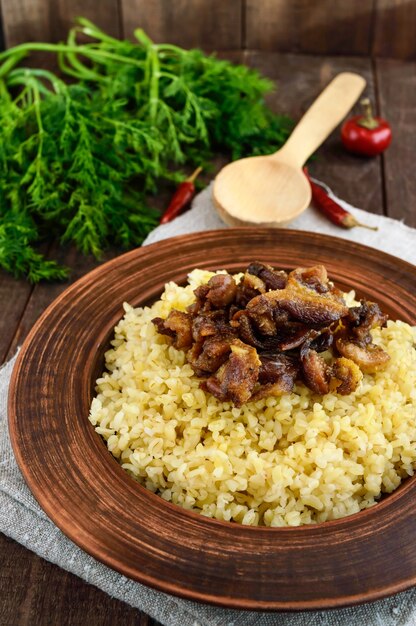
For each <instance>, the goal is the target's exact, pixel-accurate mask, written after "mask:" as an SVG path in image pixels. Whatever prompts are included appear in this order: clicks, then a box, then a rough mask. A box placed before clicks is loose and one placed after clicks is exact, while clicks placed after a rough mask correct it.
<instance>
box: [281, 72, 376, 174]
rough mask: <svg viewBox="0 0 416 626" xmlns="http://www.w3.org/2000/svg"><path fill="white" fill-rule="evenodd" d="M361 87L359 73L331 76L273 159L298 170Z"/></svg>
mask: <svg viewBox="0 0 416 626" xmlns="http://www.w3.org/2000/svg"><path fill="white" fill-rule="evenodd" d="M365 85H366V81H365V79H364V78H363V77H362V76H360V75H359V74H354V73H352V72H343V73H342V74H338V75H337V76H335V78H334V79H333V80H332V81H331V82H330V83H329V85H328V86H327V87H325V89H324V90H323V91H322V93H321V94H320V95H319V96H318V97H317V99H316V100H315V102H314V103H313V104H312V106H311V107H310V108H309V109H308V110H307V111H306V113H305V114H304V116H303V117H302V119H301V120H300V122H299V123H298V124H297V126H296V128H295V129H294V131H293V132H292V134H291V135H290V137H289V139H288V140H287V142H286V143H285V145H284V146H283V148H281V149H280V150H279V151H278V152H276V153H275V155H274V156H275V157H276V158H278V159H279V160H280V159H282V160H283V159H284V161H285V162H286V163H288V164H290V165H293V166H295V167H302V166H303V165H304V164H305V163H306V161H307V160H308V158H309V157H310V156H311V155H312V154H313V153H314V152H315V150H316V149H317V148H319V146H320V145H321V144H322V143H323V142H324V141H325V139H326V138H327V137H328V135H330V134H331V132H332V131H333V130H334V128H335V127H336V126H338V124H339V123H340V122H341V121H342V120H343V119H344V117H345V116H346V115H347V113H348V112H349V111H350V109H351V108H352V107H353V105H354V104H355V102H356V101H357V100H358V98H359V97H360V95H361V93H362V91H363V90H364V87H365Z"/></svg>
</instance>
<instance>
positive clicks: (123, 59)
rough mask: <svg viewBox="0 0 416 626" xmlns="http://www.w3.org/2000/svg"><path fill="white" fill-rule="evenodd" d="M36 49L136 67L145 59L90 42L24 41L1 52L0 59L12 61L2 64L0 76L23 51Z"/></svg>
mask: <svg viewBox="0 0 416 626" xmlns="http://www.w3.org/2000/svg"><path fill="white" fill-rule="evenodd" d="M36 51H40V52H54V53H56V54H58V53H59V52H63V53H65V52H66V53H68V52H69V53H78V54H81V55H83V56H85V57H87V58H90V59H91V60H93V61H94V60H95V61H98V62H99V61H101V60H102V61H103V62H104V61H105V60H109V61H117V62H119V63H126V64H129V65H135V66H136V67H140V68H142V67H143V61H139V60H138V59H132V58H131V57H128V56H123V55H121V54H114V53H113V52H107V51H106V50H96V49H95V48H91V47H89V45H88V44H79V45H74V46H70V45H67V44H62V43H58V44H54V43H38V42H33V43H22V44H19V45H18V46H15V47H14V48H9V49H8V50H4V52H1V53H0V61H2V60H3V59H5V60H7V61H10V63H3V65H2V66H0V77H2V76H4V75H5V74H7V73H8V72H9V71H10V70H11V69H12V68H13V67H14V65H17V63H19V62H20V61H21V60H22V58H23V55H22V53H23V52H24V53H25V55H26V54H30V53H31V52H36ZM12 58H13V60H14V61H15V63H12V62H11V59H12Z"/></svg>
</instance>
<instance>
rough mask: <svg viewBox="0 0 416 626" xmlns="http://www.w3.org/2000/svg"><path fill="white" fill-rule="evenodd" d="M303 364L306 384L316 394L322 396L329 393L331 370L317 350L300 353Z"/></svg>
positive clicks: (308, 349)
mask: <svg viewBox="0 0 416 626" xmlns="http://www.w3.org/2000/svg"><path fill="white" fill-rule="evenodd" d="M300 355H301V356H300V360H301V363H302V374H303V379H304V381H305V384H306V385H307V386H308V387H309V388H310V389H312V391H314V392H315V393H319V394H320V395H321V396H323V395H325V394H326V393H328V392H329V381H330V379H331V368H330V367H329V366H328V365H327V364H326V363H325V361H324V359H323V358H322V357H321V356H319V354H318V353H317V352H316V350H311V349H310V348H307V349H306V350H304V351H302V349H301V352H300Z"/></svg>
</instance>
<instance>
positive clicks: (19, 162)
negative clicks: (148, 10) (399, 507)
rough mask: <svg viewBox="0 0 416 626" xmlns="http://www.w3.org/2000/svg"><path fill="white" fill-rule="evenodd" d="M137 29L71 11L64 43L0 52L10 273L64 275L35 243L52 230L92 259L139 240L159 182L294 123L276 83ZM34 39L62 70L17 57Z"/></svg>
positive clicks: (1, 170)
mask: <svg viewBox="0 0 416 626" xmlns="http://www.w3.org/2000/svg"><path fill="white" fill-rule="evenodd" d="M80 34H81V35H82V37H83V43H79V42H78V36H79V35H80ZM85 36H87V37H89V38H90V40H88V42H87V43H85ZM135 36H136V39H137V42H136V43H133V42H129V41H119V40H117V39H114V38H113V37H110V36H109V35H107V34H106V33H104V32H103V31H101V30H100V29H98V28H97V27H96V26H95V25H94V24H92V23H91V22H89V21H88V20H85V19H83V18H80V19H79V20H78V23H77V25H76V26H75V27H74V28H73V29H71V31H70V33H69V35H68V39H67V41H66V43H63V44H42V43H34V44H22V45H20V46H16V47H15V48H11V49H10V50H6V51H5V52H3V53H1V54H0V117H1V125H0V267H2V268H4V269H5V270H6V271H9V272H11V273H12V274H13V275H15V276H17V277H20V276H26V277H27V278H28V279H29V280H30V281H32V282H38V281H39V280H43V279H46V280H48V279H49V280H60V279H63V278H65V277H66V276H67V273H68V270H67V269H66V268H62V267H59V266H58V265H57V264H56V263H55V262H53V261H49V260H47V259H46V258H45V257H44V256H42V254H41V252H40V250H39V244H40V243H42V241H44V240H45V239H50V238H51V237H58V238H59V239H60V240H61V241H62V242H71V243H73V244H75V245H76V247H77V248H78V249H79V250H80V251H81V252H82V253H84V254H93V255H94V256H95V257H97V258H100V256H101V255H102V253H103V251H104V250H105V249H106V248H107V247H108V246H110V245H115V246H118V247H119V248H121V249H128V248H131V247H134V246H137V245H140V243H141V242H142V241H143V239H144V238H145V237H146V235H147V234H148V233H149V232H150V230H152V228H154V227H155V226H156V224H157V221H158V214H157V212H156V211H155V210H154V209H152V208H150V207H149V205H148V202H147V198H148V196H149V194H151V193H155V192H156V191H157V189H158V185H159V184H160V182H161V181H163V180H165V181H177V180H178V179H179V178H180V177H181V175H182V170H183V168H185V167H195V166H196V165H200V164H207V163H208V162H209V161H210V159H212V157H213V155H214V154H216V153H218V152H221V153H228V154H229V155H230V157H231V158H233V159H234V158H238V157H240V156H245V155H251V154H261V153H268V152H272V151H273V150H276V149H278V148H279V147H280V146H281V145H282V144H283V143H284V141H285V140H286V138H287V136H288V134H289V132H290V130H291V123H290V121H289V120H288V119H287V118H285V117H283V116H276V115H274V114H273V113H272V112H271V111H270V110H269V109H268V108H267V107H266V105H265V103H264V96H265V95H266V94H267V93H268V92H270V91H271V90H272V88H273V84H272V83H271V82H270V81H268V80H267V79H265V78H262V77H261V76H260V75H259V74H258V73H257V72H256V71H254V70H251V69H249V68H247V67H245V66H241V65H240V66H239V65H232V64H231V63H229V62H227V61H222V60H218V59H217V58H215V57H214V56H206V55H205V54H203V53H202V52H201V51H199V50H189V51H188V50H183V49H181V48H178V47H177V46H173V45H170V44H154V43H153V42H152V41H151V40H150V39H149V38H148V37H147V36H146V35H145V34H144V33H143V31H141V30H136V32H135ZM34 50H43V51H48V52H51V53H53V54H54V55H56V58H57V61H58V63H59V66H60V73H61V75H62V76H64V77H65V78H67V79H68V81H67V82H66V81H64V80H62V78H59V77H58V76H56V75H55V74H53V73H51V72H49V71H47V70H43V69H32V68H25V67H21V63H22V61H23V59H24V57H25V56H27V55H28V54H30V53H31V52H32V51H34Z"/></svg>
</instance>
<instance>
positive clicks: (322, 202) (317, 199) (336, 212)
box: [303, 167, 378, 230]
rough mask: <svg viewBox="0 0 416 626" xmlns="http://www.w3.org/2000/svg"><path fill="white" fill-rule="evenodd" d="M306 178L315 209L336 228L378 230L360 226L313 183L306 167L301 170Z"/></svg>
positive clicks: (363, 225)
mask: <svg viewBox="0 0 416 626" xmlns="http://www.w3.org/2000/svg"><path fill="white" fill-rule="evenodd" d="M303 171H304V173H305V176H306V178H307V179H308V181H309V183H310V186H311V189H312V200H313V203H314V205H315V206H316V208H317V209H319V210H320V211H321V213H323V214H324V215H326V217H327V218H328V219H329V220H330V221H331V222H332V223H333V224H336V225H337V226H341V228H354V226H362V227H363V228H369V229H370V230H378V229H377V226H368V225H367V224H361V222H358V221H357V220H356V219H355V217H354V216H353V215H351V213H349V212H348V211H346V210H345V209H344V208H342V206H341V205H339V204H338V203H337V202H335V200H333V199H332V198H330V197H329V196H328V194H327V192H326V191H325V189H323V187H320V186H319V185H317V184H316V183H314V182H313V181H312V180H311V178H310V177H309V173H308V170H307V169H306V167H305V168H304V169H303Z"/></svg>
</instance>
